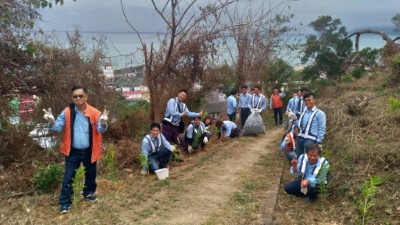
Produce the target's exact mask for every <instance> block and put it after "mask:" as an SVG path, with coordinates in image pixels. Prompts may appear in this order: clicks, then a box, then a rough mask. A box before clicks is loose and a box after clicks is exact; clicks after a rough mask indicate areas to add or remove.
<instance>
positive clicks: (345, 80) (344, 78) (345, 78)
mask: <svg viewBox="0 0 400 225" xmlns="http://www.w3.org/2000/svg"><path fill="white" fill-rule="evenodd" d="M352 81H353V76H352V75H351V74H348V73H346V74H343V75H342V76H340V82H342V83H349V82H352Z"/></svg>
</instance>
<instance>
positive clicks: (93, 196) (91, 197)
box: [84, 194, 97, 202]
mask: <svg viewBox="0 0 400 225" xmlns="http://www.w3.org/2000/svg"><path fill="white" fill-rule="evenodd" d="M84 197H85V200H88V201H91V202H96V201H97V197H96V195H94V194H88V195H86V196H84Z"/></svg>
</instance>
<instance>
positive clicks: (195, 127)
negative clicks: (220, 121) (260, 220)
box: [185, 117, 209, 153]
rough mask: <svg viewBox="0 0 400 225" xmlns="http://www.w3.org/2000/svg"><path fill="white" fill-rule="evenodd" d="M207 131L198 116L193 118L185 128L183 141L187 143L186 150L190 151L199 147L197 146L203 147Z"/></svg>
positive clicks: (206, 140)
mask: <svg viewBox="0 0 400 225" xmlns="http://www.w3.org/2000/svg"><path fill="white" fill-rule="evenodd" d="M208 139H209V136H208V133H207V130H206V126H205V125H204V123H203V122H201V118H200V117H196V118H194V120H193V121H192V122H191V123H190V124H189V126H188V127H187V128H186V134H185V141H186V144H187V151H188V152H189V153H192V152H193V151H196V150H197V149H199V147H201V148H204V146H205V145H206V144H207V143H208Z"/></svg>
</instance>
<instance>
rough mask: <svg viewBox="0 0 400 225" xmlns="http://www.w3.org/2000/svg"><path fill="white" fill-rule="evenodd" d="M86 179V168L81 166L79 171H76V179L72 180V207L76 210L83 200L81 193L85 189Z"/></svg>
mask: <svg viewBox="0 0 400 225" xmlns="http://www.w3.org/2000/svg"><path fill="white" fill-rule="evenodd" d="M84 177H85V167H84V166H80V167H79V168H78V169H76V174H75V177H74V178H72V191H73V199H72V206H73V207H74V208H75V207H76V206H77V204H78V203H79V202H80V200H81V199H82V195H81V191H82V189H83V188H84V187H85V184H84Z"/></svg>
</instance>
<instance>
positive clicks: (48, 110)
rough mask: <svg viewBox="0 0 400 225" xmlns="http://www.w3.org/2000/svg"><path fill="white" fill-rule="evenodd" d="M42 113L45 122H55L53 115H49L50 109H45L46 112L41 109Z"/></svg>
mask: <svg viewBox="0 0 400 225" xmlns="http://www.w3.org/2000/svg"><path fill="white" fill-rule="evenodd" d="M43 112H44V116H43V118H44V119H45V120H47V121H48V122H50V123H53V122H54V121H55V119H54V116H53V113H51V108H49V109H47V111H46V110H45V109H43Z"/></svg>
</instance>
